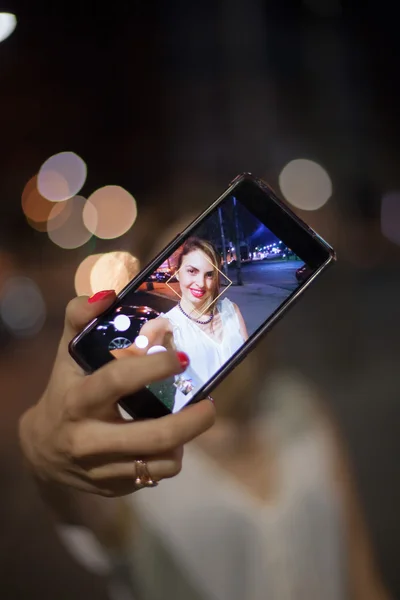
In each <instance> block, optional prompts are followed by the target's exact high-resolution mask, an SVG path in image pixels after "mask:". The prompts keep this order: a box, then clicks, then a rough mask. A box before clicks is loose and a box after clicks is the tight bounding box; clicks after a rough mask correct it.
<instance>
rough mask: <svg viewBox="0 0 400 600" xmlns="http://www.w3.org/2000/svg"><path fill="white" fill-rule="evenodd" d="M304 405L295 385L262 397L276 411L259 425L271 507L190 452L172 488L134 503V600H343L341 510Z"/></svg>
mask: <svg viewBox="0 0 400 600" xmlns="http://www.w3.org/2000/svg"><path fill="white" fill-rule="evenodd" d="M285 388H286V389H285ZM285 392H286V393H285ZM274 395H275V398H274V397H273V396H274ZM308 395H309V392H308V388H307V387H304V386H303V387H302V382H301V381H300V382H299V381H297V382H296V381H292V382H290V381H287V382H285V381H282V380H281V381H279V382H277V383H276V385H274V389H272V388H270V390H269V391H268V399H269V400H271V399H272V403H273V401H274V400H276V404H275V405H274V406H270V410H269V414H268V418H267V419H261V421H260V423H261V422H263V423H264V424H263V426H262V427H263V428H265V429H268V439H269V440H270V441H272V443H273V447H274V452H276V457H277V458H276V459H277V466H278V473H279V477H278V478H279V482H278V492H277V495H276V496H274V498H273V499H272V500H271V502H269V503H264V502H262V501H258V500H256V499H255V498H254V497H253V496H252V495H251V494H250V493H249V492H248V490H247V489H246V488H245V487H242V486H241V485H240V483H239V482H238V481H237V480H236V479H234V478H233V477H232V476H231V475H230V474H229V473H227V472H226V471H224V470H222V469H221V468H219V467H218V465H217V464H216V463H215V462H214V461H213V460H211V459H210V458H209V457H208V456H207V455H205V454H204V453H203V452H202V451H200V450H199V449H198V448H197V447H196V445H195V444H191V445H189V446H188V447H187V448H186V450H185V457H184V466H183V470H182V472H181V473H180V475H179V476H178V477H177V478H175V479H171V480H164V481H163V482H162V483H161V484H160V485H159V487H158V488H156V489H152V490H144V491H143V492H140V493H138V494H134V495H133V496H132V497H130V501H131V502H132V505H133V507H134V510H135V513H136V515H137V516H138V523H139V529H136V530H135V533H134V535H133V536H132V551H131V552H130V558H131V561H132V575H133V579H134V581H135V584H136V594H137V595H136V596H135V597H137V598H138V600H142V599H144V600H165V598H173V599H174V600H189V599H190V600H345V599H346V598H347V597H348V596H347V582H346V579H347V578H346V562H347V556H346V545H345V542H344V540H345V535H344V529H343V523H342V514H341V510H342V506H341V503H340V499H339V497H338V494H337V491H336V488H335V487H334V485H333V477H332V469H333V467H332V464H331V457H330V448H329V443H328V441H327V439H326V438H325V433H324V432H323V431H322V430H321V429H320V427H319V425H317V423H316V421H315V419H314V415H313V407H312V403H310V401H309V397H308ZM254 476H255V477H257V473H256V472H255V473H254Z"/></svg>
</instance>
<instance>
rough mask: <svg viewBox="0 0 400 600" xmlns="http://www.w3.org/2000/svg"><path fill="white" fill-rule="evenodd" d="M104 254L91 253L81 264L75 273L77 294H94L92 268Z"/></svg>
mask: <svg viewBox="0 0 400 600" xmlns="http://www.w3.org/2000/svg"><path fill="white" fill-rule="evenodd" d="M101 256H103V255H102V254H91V255H90V256H87V257H86V258H85V259H84V260H83V261H82V262H81V264H80V265H79V267H78V268H77V270H76V273H75V281H74V285H75V291H76V294H77V296H91V295H92V294H93V290H92V286H91V283H90V276H91V273H92V269H93V267H94V265H95V264H96V262H97V261H98V260H99V258H100V257H101Z"/></svg>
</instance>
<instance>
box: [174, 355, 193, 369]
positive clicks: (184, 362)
mask: <svg viewBox="0 0 400 600" xmlns="http://www.w3.org/2000/svg"><path fill="white" fill-rule="evenodd" d="M176 355H177V357H178V360H179V362H180V363H181V366H182V369H186V367H187V366H188V365H189V363H190V360H189V357H188V355H187V354H186V352H177V353H176Z"/></svg>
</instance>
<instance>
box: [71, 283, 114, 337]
mask: <svg viewBox="0 0 400 600" xmlns="http://www.w3.org/2000/svg"><path fill="white" fill-rule="evenodd" d="M115 299H116V293H115V291H114V290H103V291H102V292H97V293H96V294H94V295H93V296H90V298H88V296H79V297H78V298H74V299H73V300H71V302H70V303H69V304H68V306H67V309H66V312H65V324H64V333H63V341H64V342H66V343H67V344H69V342H70V341H71V340H72V338H73V337H74V336H75V335H77V334H78V333H80V332H81V331H82V329H83V328H84V327H85V326H86V325H87V324H88V323H90V321H91V320H92V319H95V318H96V317H98V316H99V315H101V313H102V312H104V311H105V310H106V309H107V308H108V307H109V306H111V305H112V303H113V302H114V301H115Z"/></svg>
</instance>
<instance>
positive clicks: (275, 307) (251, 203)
mask: <svg viewBox="0 0 400 600" xmlns="http://www.w3.org/2000/svg"><path fill="white" fill-rule="evenodd" d="M335 260H336V256H335V252H334V250H333V249H332V248H331V246H329V244H327V243H326V242H325V241H324V240H323V239H322V238H321V237H320V236H319V235H318V234H317V233H315V231H313V230H312V229H311V228H310V227H308V226H307V225H306V224H305V223H304V222H303V221H301V219H299V217H298V216H296V215H295V214H294V213H293V212H292V211H291V210H290V209H289V208H288V207H287V206H286V205H285V204H284V203H283V202H282V201H281V200H279V199H278V197H277V196H276V195H275V193H274V192H273V191H272V190H271V188H270V187H269V186H268V185H267V184H266V183H265V182H263V181H261V180H260V179H257V178H256V177H254V176H253V175H251V174H250V173H244V174H242V175H239V176H238V177H236V178H235V179H234V180H233V181H232V182H231V183H230V185H229V187H228V189H227V190H226V191H225V192H224V193H223V194H222V196H220V197H219V198H218V199H217V200H216V201H215V202H214V203H213V204H212V205H211V206H210V207H209V208H207V210H205V211H204V212H203V213H202V214H201V215H200V216H199V217H197V218H196V219H195V220H194V221H193V222H192V223H191V224H190V225H189V226H188V227H187V228H186V229H185V230H184V231H183V232H181V233H180V234H179V235H177V236H176V238H175V239H174V240H173V241H172V242H171V243H170V244H169V245H168V246H167V247H166V248H165V249H164V250H163V251H162V252H161V253H160V254H159V255H158V256H157V257H156V258H155V259H154V260H153V261H152V262H151V263H150V264H149V265H148V266H147V267H146V268H145V269H144V270H143V271H142V272H141V273H139V274H138V275H137V276H136V277H135V278H134V279H133V280H132V281H131V282H130V283H129V284H128V286H127V287H126V288H125V289H124V290H123V291H122V292H121V293H120V294H119V296H118V298H117V300H116V302H115V303H114V304H113V306H111V308H109V309H108V310H107V311H106V312H105V313H104V314H102V315H101V316H100V317H98V318H96V319H95V320H93V321H92V322H91V323H89V325H88V326H87V327H86V328H85V329H84V330H83V331H82V332H81V333H80V334H79V335H77V336H76V337H75V338H74V339H73V340H72V341H71V343H70V345H69V351H70V354H71V355H72V357H73V358H74V359H75V360H76V361H77V363H78V364H79V365H80V366H81V367H82V368H83V369H84V370H85V371H86V372H87V373H91V372H93V371H95V370H96V369H99V368H100V367H102V366H103V365H105V364H106V363H108V362H110V361H112V360H118V359H119V358H121V357H124V356H129V355H132V356H134V355H140V354H147V353H154V352H163V351H165V350H167V349H170V348H173V349H175V350H177V351H183V352H185V353H186V354H187V355H188V356H189V359H190V365H189V367H188V368H187V370H186V371H185V372H184V373H182V374H181V375H179V376H176V377H171V378H169V379H167V380H164V381H159V382H155V383H152V384H150V385H148V386H147V387H146V388H145V389H143V390H141V391H140V392H138V393H135V394H133V395H131V396H129V397H126V398H123V399H121V402H120V405H121V407H122V408H123V409H124V410H125V411H126V412H127V413H128V414H129V415H130V416H131V417H133V418H134V419H148V418H156V417H161V416H164V415H167V414H169V413H171V412H177V411H179V410H181V409H182V408H183V407H185V406H187V405H188V404H190V403H194V402H197V401H199V400H201V399H204V398H206V397H209V396H210V394H211V392H212V390H213V389H214V388H215V387H216V386H217V385H218V384H219V383H220V382H221V381H222V379H224V377H226V376H227V375H228V373H229V372H230V371H232V369H234V368H235V366H236V365H237V364H238V363H239V362H240V361H242V360H243V359H244V357H245V356H246V355H247V354H248V353H249V352H250V351H251V349H252V348H254V346H255V344H256V343H257V341H258V340H259V339H260V338H261V336H263V335H265V334H266V332H267V331H269V330H270V329H271V327H272V326H273V325H274V324H275V323H276V322H277V321H278V319H280V318H281V317H282V316H283V315H284V314H285V313H286V311H287V310H288V309H289V308H290V306H292V305H293V303H294V302H295V301H297V300H298V298H299V297H300V296H301V294H302V293H303V292H304V291H305V290H306V289H307V288H308V287H309V286H310V285H311V284H312V283H313V282H314V281H315V280H316V278H317V277H318V276H319V275H320V274H321V273H322V272H323V271H325V270H326V269H327V268H328V267H329V266H330V265H332V264H333V263H334V262H335Z"/></svg>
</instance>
